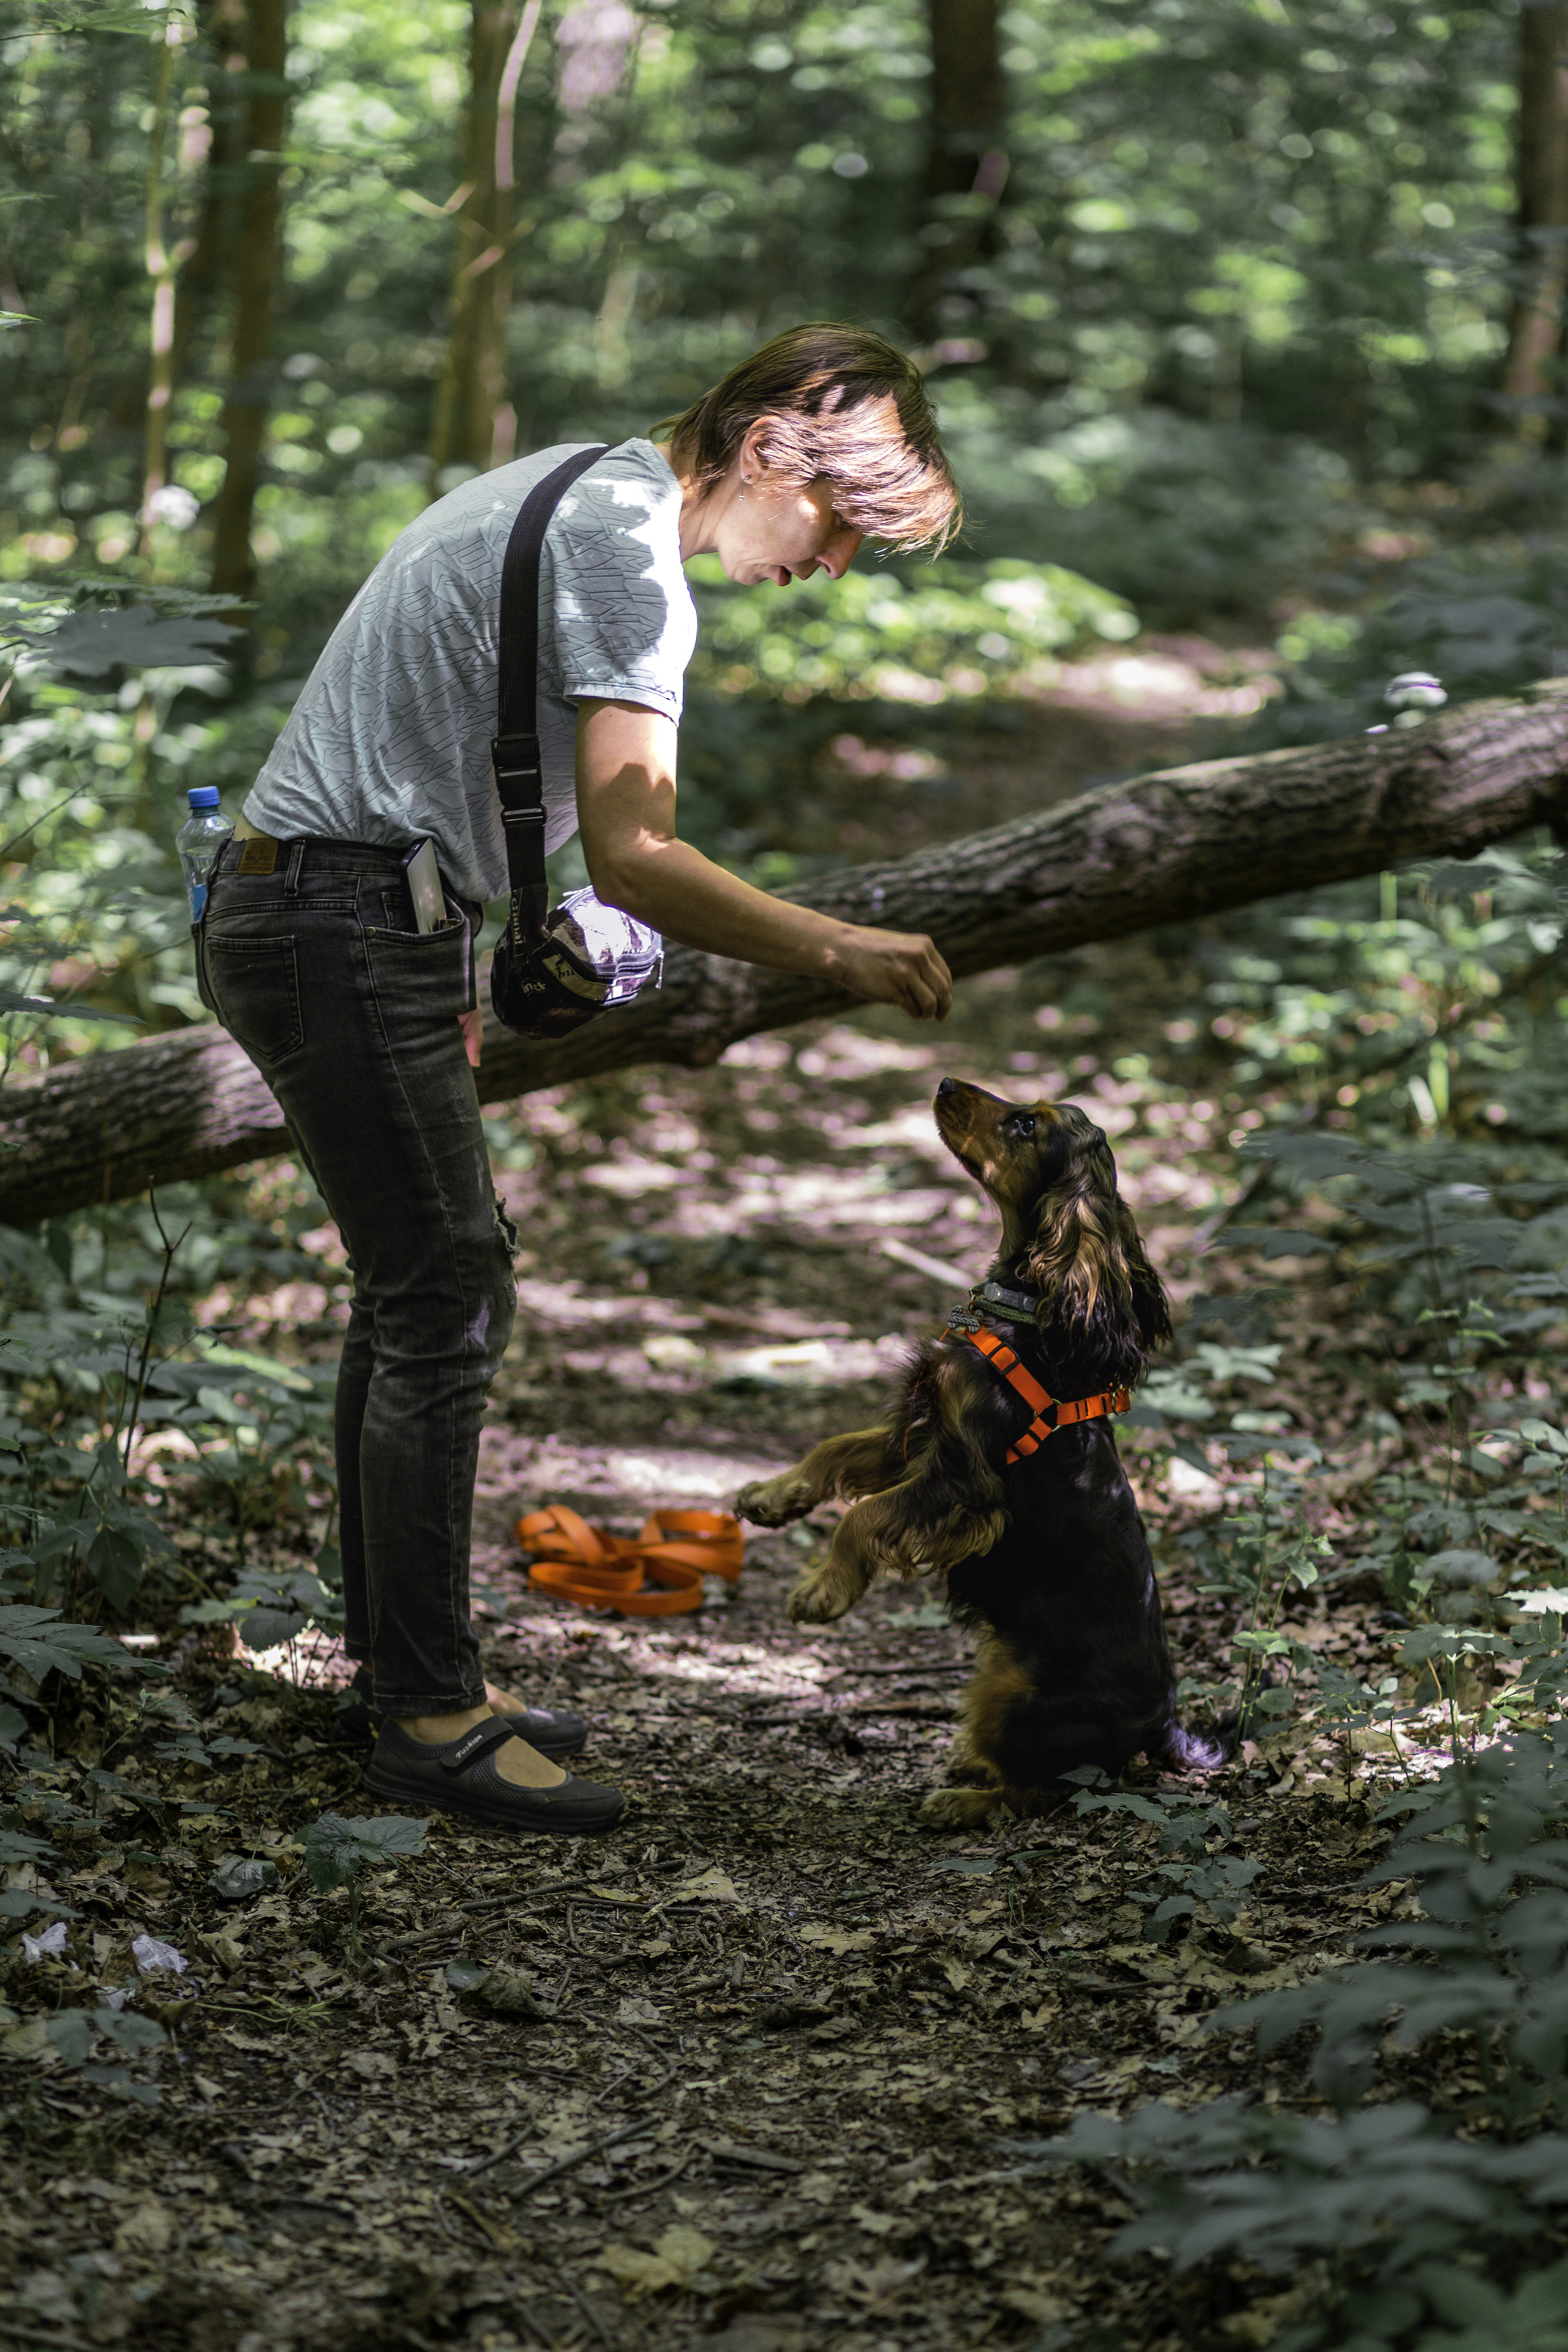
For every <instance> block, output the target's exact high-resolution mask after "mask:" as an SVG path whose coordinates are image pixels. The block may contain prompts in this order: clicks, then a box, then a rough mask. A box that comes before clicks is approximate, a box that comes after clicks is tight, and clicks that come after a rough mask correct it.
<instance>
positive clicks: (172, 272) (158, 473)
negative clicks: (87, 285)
mask: <svg viewBox="0 0 1568 2352" xmlns="http://www.w3.org/2000/svg"><path fill="white" fill-rule="evenodd" d="M183 33H184V26H182V25H181V24H180V23H179V21H178V19H177V18H176V17H175V15H174V10H173V8H172V7H170V8H165V9H164V11H163V29H162V32H161V34H160V36H159V40H158V65H157V72H156V78H155V85H154V95H153V125H152V129H151V131H150V132H149V134H148V140H147V189H146V198H145V205H144V235H143V252H144V256H145V260H146V268H147V276H148V278H149V279H150V280H151V281H152V287H153V315H152V318H151V320H150V321H149V325H148V335H147V416H146V423H145V425H144V427H143V431H142V510H141V520H142V545H141V553H142V557H143V559H144V560H145V559H147V558H150V557H151V555H152V552H153V527H154V525H155V524H156V523H157V520H158V510H157V505H156V499H157V496H158V492H159V491H160V490H161V489H162V488H163V487H164V478H165V477H166V475H167V473H168V467H169V404H170V402H171V401H172V400H173V399H174V278H175V276H176V274H177V271H178V267H179V265H178V262H177V260H176V258H175V256H174V251H173V249H172V247H171V246H170V244H169V239H168V236H167V234H166V231H165V228H164V222H163V172H164V163H165V160H166V156H167V151H168V145H169V93H170V90H171V89H172V87H173V84H174V58H175V54H176V52H177V51H178V48H179V46H180V41H181V38H182V36H183Z"/></svg>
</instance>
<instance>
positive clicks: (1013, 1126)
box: [1007, 1111, 1035, 1142]
mask: <svg viewBox="0 0 1568 2352" xmlns="http://www.w3.org/2000/svg"><path fill="white" fill-rule="evenodd" d="M1034 1131H1035V1122H1034V1120H1033V1119H1032V1118H1030V1117H1029V1114H1028V1112H1027V1111H1020V1112H1019V1113H1018V1115H1017V1117H1016V1118H1010V1119H1009V1120H1008V1121H1007V1132H1008V1134H1009V1135H1016V1137H1017V1138H1018V1139H1019V1141H1020V1142H1025V1141H1026V1140H1027V1139H1028V1138H1029V1137H1030V1136H1031V1135H1033V1133H1034Z"/></svg>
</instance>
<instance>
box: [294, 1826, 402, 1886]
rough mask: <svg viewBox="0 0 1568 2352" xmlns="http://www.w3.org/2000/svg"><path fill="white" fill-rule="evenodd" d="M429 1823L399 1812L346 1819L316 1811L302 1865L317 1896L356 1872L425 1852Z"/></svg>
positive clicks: (307, 1835) (307, 1834) (346, 1882)
mask: <svg viewBox="0 0 1568 2352" xmlns="http://www.w3.org/2000/svg"><path fill="white" fill-rule="evenodd" d="M429 1826H430V1824H429V1822H421V1821H414V1820H411V1819H410V1818H408V1817H407V1816H406V1815H405V1814H401V1813H383V1814H378V1815H376V1816H375V1817H374V1818H373V1819H372V1820H369V1821H348V1820H346V1819H345V1818H344V1816H343V1815H342V1813H321V1814H319V1815H318V1816H317V1818H316V1820H314V1821H313V1822H311V1823H310V1829H309V1831H308V1832H306V1837H305V1868H306V1870H307V1871H308V1873H309V1874H310V1884H311V1885H312V1886H313V1887H314V1888H315V1890H316V1892H317V1894H318V1895H328V1894H330V1893H331V1890H332V1888H333V1887H335V1886H345V1885H347V1884H348V1882H349V1880H350V1879H351V1878H353V1876H354V1875H355V1874H356V1873H357V1872H359V1871H362V1870H370V1869H374V1866H375V1865H376V1864H378V1863H383V1862H390V1861H393V1860H395V1858H396V1857H398V1856H400V1855H403V1854H420V1853H424V1851H425V1834H426V1831H427V1830H428V1828H429Z"/></svg>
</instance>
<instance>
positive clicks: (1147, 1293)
mask: <svg viewBox="0 0 1568 2352" xmlns="http://www.w3.org/2000/svg"><path fill="white" fill-rule="evenodd" d="M935 1110H936V1123H937V1128H938V1129H939V1131H940V1133H941V1135H942V1141H943V1142H944V1143H945V1144H946V1145H947V1147H948V1149H949V1150H950V1151H952V1153H953V1154H954V1155H955V1157H956V1158H957V1159H958V1160H960V1161H961V1162H962V1163H963V1166H964V1167H965V1168H966V1169H967V1170H968V1171H969V1173H970V1174H971V1175H972V1176H973V1177H974V1178H976V1179H977V1181H979V1182H980V1183H981V1184H982V1185H983V1186H984V1189H985V1191H986V1192H987V1193H988V1194H989V1195H990V1198H991V1200H992V1202H994V1205H995V1207H996V1208H997V1210H998V1211H999V1212H1000V1214H1001V1218H1002V1240H1001V1247H1000V1249H999V1251H998V1253H997V1256H996V1260H995V1263H994V1266H993V1269H992V1272H991V1275H990V1276H989V1277H988V1279H987V1280H986V1281H985V1282H984V1283H982V1284H980V1285H979V1286H977V1287H976V1288H975V1289H974V1290H973V1291H972V1292H971V1293H970V1297H969V1303H968V1305H967V1307H963V1308H960V1309H958V1310H957V1311H955V1313H954V1314H953V1315H952V1318H950V1320H949V1322H948V1325H947V1328H946V1329H945V1330H944V1331H943V1332H942V1335H941V1336H940V1338H937V1339H931V1340H929V1341H927V1342H926V1343H925V1344H924V1345H923V1346H922V1347H921V1349H920V1350H919V1351H918V1353H917V1354H916V1356H915V1357H914V1359H913V1361H912V1362H911V1363H910V1368H909V1370H908V1373H907V1374H906V1376H905V1379H904V1381H903V1385H902V1389H901V1391H900V1396H899V1400H898V1402H897V1405H896V1407H895V1409H894V1411H893V1412H892V1414H891V1416H890V1418H889V1420H888V1421H887V1422H886V1423H883V1424H882V1425H881V1426H880V1427H879V1428H876V1429H864V1430H858V1431H856V1432H855V1433H853V1434H851V1435H849V1436H846V1437H833V1438H828V1439H826V1440H825V1441H824V1443H823V1444H820V1445H817V1446H814V1447H813V1449H812V1451H811V1452H810V1453H809V1454H807V1455H806V1457H805V1461H804V1462H802V1463H800V1464H798V1465H797V1466H796V1467H795V1469H793V1470H786V1471H784V1472H783V1473H782V1474H781V1475H779V1476H778V1477H776V1478H770V1479H768V1480H766V1481H765V1482H763V1483H762V1484H759V1485H757V1486H747V1487H746V1488H744V1489H743V1490H742V1493H741V1494H740V1495H739V1496H737V1497H736V1508H737V1509H738V1510H739V1511H740V1512H741V1514H742V1517H745V1518H748V1519H752V1520H753V1521H755V1522H756V1523H757V1524H758V1525H759V1526H762V1527H783V1526H784V1524H785V1523H786V1522H787V1521H788V1520H791V1519H798V1518H800V1517H802V1516H803V1515H804V1514H805V1512H807V1511H809V1510H811V1509H813V1508H814V1507H816V1505H817V1504H818V1503H822V1502H826V1501H827V1500H828V1499H829V1498H837V1499H839V1500H843V1501H847V1502H849V1503H850V1505H851V1508H850V1509H849V1510H848V1511H847V1512H846V1514H845V1516H844V1517H843V1518H842V1520H841V1521H840V1522H839V1525H838V1527H837V1529H836V1531H835V1533H834V1537H833V1540H832V1543H831V1545H830V1547H829V1549H828V1551H827V1554H826V1558H825V1559H823V1560H822V1561H821V1562H820V1563H819V1564H818V1565H817V1566H816V1567H814V1568H813V1569H811V1570H809V1571H808V1572H807V1574H806V1575H805V1577H803V1578H802V1580H801V1581H800V1582H799V1584H797V1585H796V1587H795V1591H793V1592H792V1593H791V1595H790V1600H789V1612H790V1615H791V1616H792V1617H793V1618H795V1620H796V1621H797V1622H801V1623H806V1624H823V1623H826V1622H828V1621H829V1620H830V1619H832V1618H835V1617H841V1616H843V1614H844V1613H845V1612H846V1611H847V1610H848V1609H852V1608H853V1607H854V1606H855V1603H856V1602H857V1601H858V1600H859V1599H860V1597H861V1595H862V1594H863V1593H864V1592H865V1591H866V1590H867V1588H868V1585H869V1584H870V1582H871V1580H872V1579H873V1578H874V1577H877V1576H879V1575H882V1574H892V1575H895V1576H900V1577H913V1576H919V1575H923V1574H928V1573H938V1572H943V1571H945V1574H946V1577H947V1598H948V1601H949V1604H950V1606H951V1608H952V1613H953V1616H954V1617H955V1619H957V1620H958V1621H959V1622H962V1623H964V1624H968V1625H972V1626H973V1627H974V1628H975V1629H976V1630H977V1631H978V1632H979V1633H980V1636H981V1641H980V1652H979V1671H978V1672H977V1674H976V1675H975V1677H974V1679H973V1682H972V1683H971V1684H970V1685H969V1688H968V1691H967V1693H966V1695H965V1701H964V1725H963V1737H962V1738H961V1742H960V1749H959V1758H958V1760H959V1761H960V1762H961V1763H962V1764H963V1765H964V1766H965V1767H967V1768H969V1769H978V1770H980V1771H982V1772H984V1775H985V1777H986V1782H987V1785H986V1786H985V1787H984V1788H971V1787H963V1788H951V1789H941V1790H935V1791H934V1792H933V1793H932V1795H931V1796H930V1797H929V1798H928V1799H927V1800H926V1804H925V1808H924V1811H925V1815H926V1818H927V1819H928V1820H929V1821H931V1822H934V1823H936V1824H937V1825H939V1826H947V1827H952V1828H961V1827H966V1826H972V1825H974V1824H977V1823H979V1822H983V1821H984V1820H985V1819H986V1817H987V1816H988V1815H989V1814H990V1813H991V1812H992V1811H994V1809H995V1807H996V1806H997V1805H998V1804H999V1803H1005V1804H1006V1805H1008V1806H1009V1807H1010V1808H1011V1809H1012V1810H1013V1811H1016V1812H1018V1813H1028V1812H1038V1811H1041V1810H1043V1809H1044V1808H1046V1807H1047V1806H1048V1805H1051V1804H1054V1803H1056V1802H1058V1801H1059V1800H1060V1797H1061V1794H1062V1789H1061V1780H1062V1776H1063V1774H1064V1773H1067V1772H1069V1771H1071V1770H1072V1769H1073V1768H1074V1767H1075V1766H1081V1765H1098V1766H1099V1767H1100V1769H1101V1770H1102V1771H1104V1772H1106V1773H1108V1774H1110V1775H1113V1776H1114V1775H1115V1774H1116V1773H1118V1772H1120V1771H1121V1769H1122V1767H1123V1766H1124V1765H1125V1764H1126V1763H1127V1762H1128V1761H1129V1760H1130V1759H1131V1758H1132V1757H1133V1756H1135V1755H1137V1754H1138V1753H1139V1752H1140V1750H1142V1751H1143V1752H1144V1753H1145V1754H1147V1755H1148V1756H1149V1758H1150V1759H1152V1760H1154V1761H1158V1762H1160V1763H1162V1764H1165V1765H1167V1766H1169V1767H1172V1768H1173V1769H1179V1770H1182V1769H1184V1770H1191V1769H1200V1770H1214V1769H1216V1768H1217V1767H1218V1766H1220V1765H1221V1764H1223V1763H1224V1762H1225V1760H1226V1754H1227V1747H1226V1741H1225V1739H1224V1738H1203V1737H1201V1736H1199V1735H1196V1734H1194V1733H1193V1732H1189V1731H1185V1730H1184V1729H1183V1727H1182V1726H1181V1724H1180V1723H1179V1722H1178V1721H1177V1719H1176V1714H1175V1683H1174V1676H1173V1673H1172V1668H1171V1658H1170V1652H1169V1650H1168V1649H1167V1647H1166V1643H1165V1629H1164V1624H1163V1620H1162V1617H1161V1613H1160V1596H1159V1592H1158V1590H1157V1588H1156V1585H1155V1581H1154V1564H1153V1561H1152V1559H1151V1558H1150V1553H1149V1546H1148V1542H1147V1539H1146V1538H1145V1536H1144V1533H1143V1523H1142V1519H1141V1517H1139V1512H1138V1506H1137V1503H1136V1502H1135V1500H1134V1499H1133V1495H1132V1490H1131V1486H1129V1485H1128V1483H1127V1476H1126V1473H1125V1472H1124V1471H1123V1469H1122V1466H1121V1457H1120V1455H1119V1454H1118V1453H1117V1449H1116V1440H1115V1438H1114V1437H1113V1435H1112V1434H1111V1426H1110V1417H1111V1416H1112V1415H1113V1414H1115V1413H1117V1412H1124V1411H1125V1410H1126V1408H1127V1405H1128V1402H1129V1391H1131V1389H1132V1388H1133V1386H1134V1385H1135V1384H1136V1382H1137V1381H1139V1380H1140V1379H1141V1378H1142V1375H1143V1373H1144V1371H1145V1370H1147V1367H1148V1362H1149V1357H1150V1354H1151V1352H1152V1349H1154V1348H1156V1347H1157V1346H1158V1345H1159V1344H1160V1342H1161V1341H1162V1340H1163V1339H1169V1337H1170V1333H1171V1321H1170V1311H1169V1307H1168V1304H1167V1301H1166V1298H1165V1293H1164V1290H1163V1287H1162V1286H1161V1283H1160V1278H1159V1276H1157V1275H1156V1274H1155V1272H1154V1270H1153V1268H1152V1265H1150V1263H1149V1261H1148V1259H1147V1257H1146V1256H1145V1255H1144V1253H1143V1246H1142V1243H1141V1241H1140V1240H1139V1238H1138V1229H1137V1227H1136V1225H1135V1224H1134V1223H1133V1221H1132V1214H1131V1210H1130V1209H1129V1208H1128V1207H1127V1205H1126V1203H1125V1202H1123V1201H1122V1200H1121V1197H1120V1195H1119V1193H1118V1192H1117V1189H1116V1162H1115V1160H1114V1159H1113V1158H1112V1156H1111V1152H1110V1147H1109V1145H1108V1144H1107V1142H1106V1139H1105V1137H1104V1135H1103V1133H1102V1132H1101V1130H1100V1129H1099V1128H1098V1127H1096V1126H1095V1125H1094V1123H1093V1121H1092V1120H1091V1119H1089V1118H1088V1117H1086V1115H1085V1114H1084V1113H1083V1112H1082V1111H1081V1110H1079V1109H1077V1108H1075V1107H1074V1106H1073V1105H1071V1104H1067V1103H1063V1104H1057V1103H1047V1102H1036V1103H1012V1102H1004V1101H1002V1100H1001V1099H1000V1098H999V1097H997V1096H995V1095H993V1094H987V1093H986V1092H985V1090H984V1087H974V1086H967V1085H965V1084H963V1082H962V1081H961V1080H958V1079H955V1078H943V1080H942V1084H941V1086H940V1087H938V1088H937V1094H936V1104H935Z"/></svg>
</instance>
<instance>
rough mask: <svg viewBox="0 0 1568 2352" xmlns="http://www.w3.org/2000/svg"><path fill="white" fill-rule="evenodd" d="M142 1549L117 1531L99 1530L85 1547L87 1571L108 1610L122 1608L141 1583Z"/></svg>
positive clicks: (110, 1529) (114, 1529)
mask: <svg viewBox="0 0 1568 2352" xmlns="http://www.w3.org/2000/svg"><path fill="white" fill-rule="evenodd" d="M87 1565H88V1572H89V1575H90V1576H91V1578H92V1580H93V1582H94V1583H95V1584H96V1585H97V1587H98V1589H99V1591H100V1592H101V1593H102V1595H103V1597H104V1599H105V1600H106V1601H108V1603H109V1605H110V1608H111V1609H123V1608H125V1606H126V1605H127V1603H128V1602H129V1601H130V1599H131V1596H132V1593H133V1592H134V1591H135V1590H136V1588H137V1586H138V1585H139V1584H140V1583H141V1581H142V1547H141V1545H140V1544H137V1543H133V1542H132V1539H131V1538H130V1537H129V1536H127V1535H124V1534H122V1533H121V1531H120V1529H119V1528H100V1529H99V1531H98V1533H97V1535H95V1536H94V1538H93V1539H92V1541H91V1543H90V1544H89V1546H88V1551H87Z"/></svg>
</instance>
